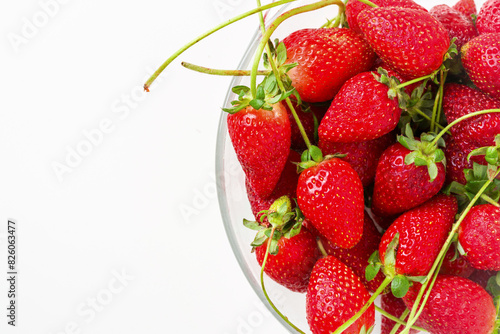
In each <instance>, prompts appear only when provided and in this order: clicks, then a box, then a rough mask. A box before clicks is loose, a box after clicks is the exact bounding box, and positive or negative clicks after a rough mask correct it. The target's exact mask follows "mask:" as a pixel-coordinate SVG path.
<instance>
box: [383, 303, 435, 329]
mask: <svg viewBox="0 0 500 334" xmlns="http://www.w3.org/2000/svg"><path fill="white" fill-rule="evenodd" d="M375 311H377V312H379V313H380V314H382V315H383V316H384V317H386V318H387V319H390V320H392V321H394V322H396V323H397V324H398V325H403V326H406V321H404V320H401V319H400V318H398V317H395V316H393V315H392V314H390V313H389V312H387V311H386V310H384V309H383V308H380V307H378V306H377V305H375ZM408 313H410V310H408V309H406V310H405V311H404V313H403V314H402V315H401V318H406V316H407V315H408ZM398 327H399V326H398ZM412 328H413V329H415V330H417V331H421V332H427V331H426V330H425V329H423V328H421V327H418V326H413V327H412ZM396 331H397V330H396ZM390 334H393V333H392V332H391V333H390Z"/></svg>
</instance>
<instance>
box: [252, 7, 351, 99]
mask: <svg viewBox="0 0 500 334" xmlns="http://www.w3.org/2000/svg"><path fill="white" fill-rule="evenodd" d="M330 5H337V6H339V12H344V10H345V5H344V3H343V2H342V1H340V0H323V1H319V2H315V3H313V4H310V5H305V6H302V7H298V8H294V9H291V10H289V11H288V12H286V13H283V14H281V15H280V16H279V17H278V18H277V19H276V20H275V21H274V22H273V23H272V24H271V25H270V26H269V28H268V29H267V31H266V33H265V34H264V35H263V36H262V40H261V41H260V43H259V45H258V47H257V51H256V53H255V58H254V62H253V66H252V76H251V78H250V89H251V92H252V96H256V95H257V71H258V68H259V63H260V59H261V57H262V53H263V52H264V49H265V47H266V44H267V43H268V41H269V39H270V38H271V36H272V34H273V33H274V31H276V29H277V28H278V26H279V25H280V24H281V23H283V21H285V20H287V19H289V18H290V17H292V16H294V15H297V14H301V13H306V12H310V11H313V10H316V9H319V8H323V7H326V6H330Z"/></svg>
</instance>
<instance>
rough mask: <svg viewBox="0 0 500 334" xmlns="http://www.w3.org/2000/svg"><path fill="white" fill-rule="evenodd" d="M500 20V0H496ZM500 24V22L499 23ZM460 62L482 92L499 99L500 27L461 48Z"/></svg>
mask: <svg viewBox="0 0 500 334" xmlns="http://www.w3.org/2000/svg"><path fill="white" fill-rule="evenodd" d="M498 4H499V9H498V13H499V14H498V20H499V22H500V1H498ZM499 24H500V23H499ZM462 64H463V65H464V68H465V71H466V72H467V74H468V75H469V77H470V79H471V80H472V82H474V84H475V85H476V86H477V87H478V88H479V89H481V90H482V91H483V92H485V93H487V94H489V95H491V96H493V97H495V98H497V99H500V80H498V78H499V77H500V28H499V32H498V33H490V34H483V35H481V36H479V37H476V38H474V39H472V40H471V41H469V42H468V43H467V44H466V45H464V47H463V48H462Z"/></svg>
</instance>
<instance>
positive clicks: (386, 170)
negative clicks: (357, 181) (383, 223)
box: [372, 143, 446, 217]
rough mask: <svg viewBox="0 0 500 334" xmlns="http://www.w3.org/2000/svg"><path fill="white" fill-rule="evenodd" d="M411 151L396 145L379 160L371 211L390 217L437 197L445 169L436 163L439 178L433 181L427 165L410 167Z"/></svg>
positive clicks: (411, 165) (440, 163)
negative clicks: (408, 160)
mask: <svg viewBox="0 0 500 334" xmlns="http://www.w3.org/2000/svg"><path fill="white" fill-rule="evenodd" d="M411 152H412V151H410V150H409V149H407V148H406V147H404V146H403V145H401V144H399V143H396V144H394V145H392V146H390V147H389V148H388V149H387V150H385V152H384V153H383V154H382V156H381V157H380V159H379V161H378V165H377V171H376V174H375V185H374V189H373V201H372V211H373V213H374V214H375V215H377V216H382V217H388V216H393V215H396V214H399V213H402V212H404V211H406V210H409V209H411V208H414V207H416V206H418V205H420V204H423V203H424V202H426V201H427V200H429V199H430V198H431V197H432V196H434V195H436V194H437V193H438V192H439V190H441V187H442V186H443V184H444V180H445V175H446V173H445V168H444V166H443V164H442V162H439V163H437V164H436V165H437V176H436V178H435V179H434V180H433V181H431V179H430V176H429V171H428V167H427V166H416V165H415V164H413V163H412V164H409V165H407V164H406V163H405V158H406V156H408V155H409V154H410V153H411Z"/></svg>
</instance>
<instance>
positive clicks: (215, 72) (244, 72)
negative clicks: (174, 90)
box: [181, 62, 271, 77]
mask: <svg viewBox="0 0 500 334" xmlns="http://www.w3.org/2000/svg"><path fill="white" fill-rule="evenodd" d="M181 65H182V66H184V67H185V68H187V69H188V70H192V71H195V72H200V73H205V74H211V75H228V76H234V77H244V76H250V74H251V72H250V71H248V70H220V69H214V68H208V67H203V66H199V65H195V64H191V63H187V62H182V63H181ZM269 73H271V71H268V70H261V71H257V75H268V74H269Z"/></svg>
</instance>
